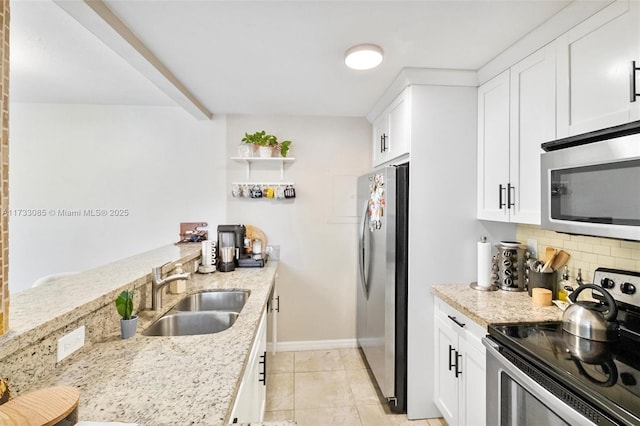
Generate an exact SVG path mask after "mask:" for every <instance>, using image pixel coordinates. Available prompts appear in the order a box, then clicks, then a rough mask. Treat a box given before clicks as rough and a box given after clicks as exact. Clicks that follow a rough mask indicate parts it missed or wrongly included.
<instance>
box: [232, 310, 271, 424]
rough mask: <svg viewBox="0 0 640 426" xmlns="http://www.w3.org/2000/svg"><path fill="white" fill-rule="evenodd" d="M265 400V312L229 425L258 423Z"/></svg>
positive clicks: (261, 416)
mask: <svg viewBox="0 0 640 426" xmlns="http://www.w3.org/2000/svg"><path fill="white" fill-rule="evenodd" d="M266 400H267V311H266V309H265V310H264V311H263V312H262V319H261V320H260V325H259V326H258V332H257V333H256V338H255V340H254V341H253V347H252V349H251V354H250V355H249V362H248V364H247V368H246V370H245V372H244V376H243V377H242V382H241V383H240V388H239V389H238V396H237V397H236V401H235V403H234V404H233V410H232V411H231V417H230V423H232V424H240V423H254V422H255V423H260V422H262V421H263V420H264V409H265V404H266Z"/></svg>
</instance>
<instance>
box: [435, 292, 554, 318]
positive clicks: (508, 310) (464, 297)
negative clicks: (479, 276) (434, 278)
mask: <svg viewBox="0 0 640 426" xmlns="http://www.w3.org/2000/svg"><path fill="white" fill-rule="evenodd" d="M431 292H432V293H433V294H434V295H436V296H437V297H439V298H440V299H442V300H443V301H445V302H446V303H447V304H449V305H451V306H453V307H454V308H455V309H457V310H458V311H460V312H462V313H463V314H465V315H467V316H468V317H469V318H471V319H472V320H474V321H475V322H477V323H478V324H480V325H481V326H483V327H485V328H486V327H487V326H488V325H489V324H499V323H517V322H542V321H560V320H561V319H562V311H561V310H560V309H559V308H558V307H556V306H555V305H552V306H545V307H538V306H534V304H533V302H532V301H531V297H530V296H529V294H528V293H527V292H526V291H524V292H512V291H503V290H497V291H478V290H474V289H472V288H471V287H469V284H448V285H434V286H432V287H431Z"/></svg>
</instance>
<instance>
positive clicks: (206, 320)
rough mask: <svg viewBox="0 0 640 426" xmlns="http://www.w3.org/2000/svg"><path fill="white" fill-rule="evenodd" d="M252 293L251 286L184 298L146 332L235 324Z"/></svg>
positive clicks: (184, 332) (215, 329)
mask: <svg viewBox="0 0 640 426" xmlns="http://www.w3.org/2000/svg"><path fill="white" fill-rule="evenodd" d="M248 297H249V291H248V290H213V291H204V292H202V293H195V294H192V295H190V296H187V297H185V298H184V299H182V300H180V301H179V302H178V303H177V304H176V305H175V306H174V307H173V308H171V310H169V312H167V313H166V314H165V315H163V316H162V317H160V318H159V319H158V320H156V321H155V322H154V323H153V324H151V326H149V328H147V329H146V330H145V331H143V332H142V334H143V335H145V336H191V335H196V334H212V333H219V332H221V331H224V330H226V329H228V328H229V327H231V326H232V325H233V324H234V323H235V322H236V319H237V318H238V315H239V314H240V311H241V310H242V308H243V307H244V305H245V303H246V302H247V298H248Z"/></svg>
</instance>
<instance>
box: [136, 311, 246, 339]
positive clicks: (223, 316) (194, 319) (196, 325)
mask: <svg viewBox="0 0 640 426" xmlns="http://www.w3.org/2000/svg"><path fill="white" fill-rule="evenodd" d="M237 318H238V314H237V313H236V312H216V311H201V312H169V313H168V314H166V315H164V316H163V317H161V318H159V319H158V320H156V322H154V323H153V324H151V326H149V328H147V329H146V330H145V331H144V332H143V333H142V334H143V335H145V336H192V335H196V334H212V333H219V332H221V331H224V330H226V329H228V328H229V327H231V326H232V325H233V323H234V322H236V319H237Z"/></svg>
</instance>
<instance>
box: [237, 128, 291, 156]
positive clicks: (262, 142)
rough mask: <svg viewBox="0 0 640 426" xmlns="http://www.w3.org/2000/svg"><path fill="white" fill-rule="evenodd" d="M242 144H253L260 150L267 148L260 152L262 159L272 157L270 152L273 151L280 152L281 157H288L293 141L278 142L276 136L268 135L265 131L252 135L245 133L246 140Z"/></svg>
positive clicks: (243, 139)
mask: <svg viewBox="0 0 640 426" xmlns="http://www.w3.org/2000/svg"><path fill="white" fill-rule="evenodd" d="M242 142H244V143H248V144H253V145H255V146H257V147H259V148H260V147H264V148H267V149H265V150H262V151H261V152H260V156H261V157H271V152H270V151H272V150H273V149H276V150H278V151H279V152H280V155H281V156H283V157H286V156H287V152H288V151H289V147H290V146H291V141H282V142H278V138H277V137H276V136H274V135H268V134H267V132H265V131H264V130H261V131H259V132H255V133H252V134H249V133H245V134H244V138H242ZM263 152H264V153H263Z"/></svg>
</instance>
